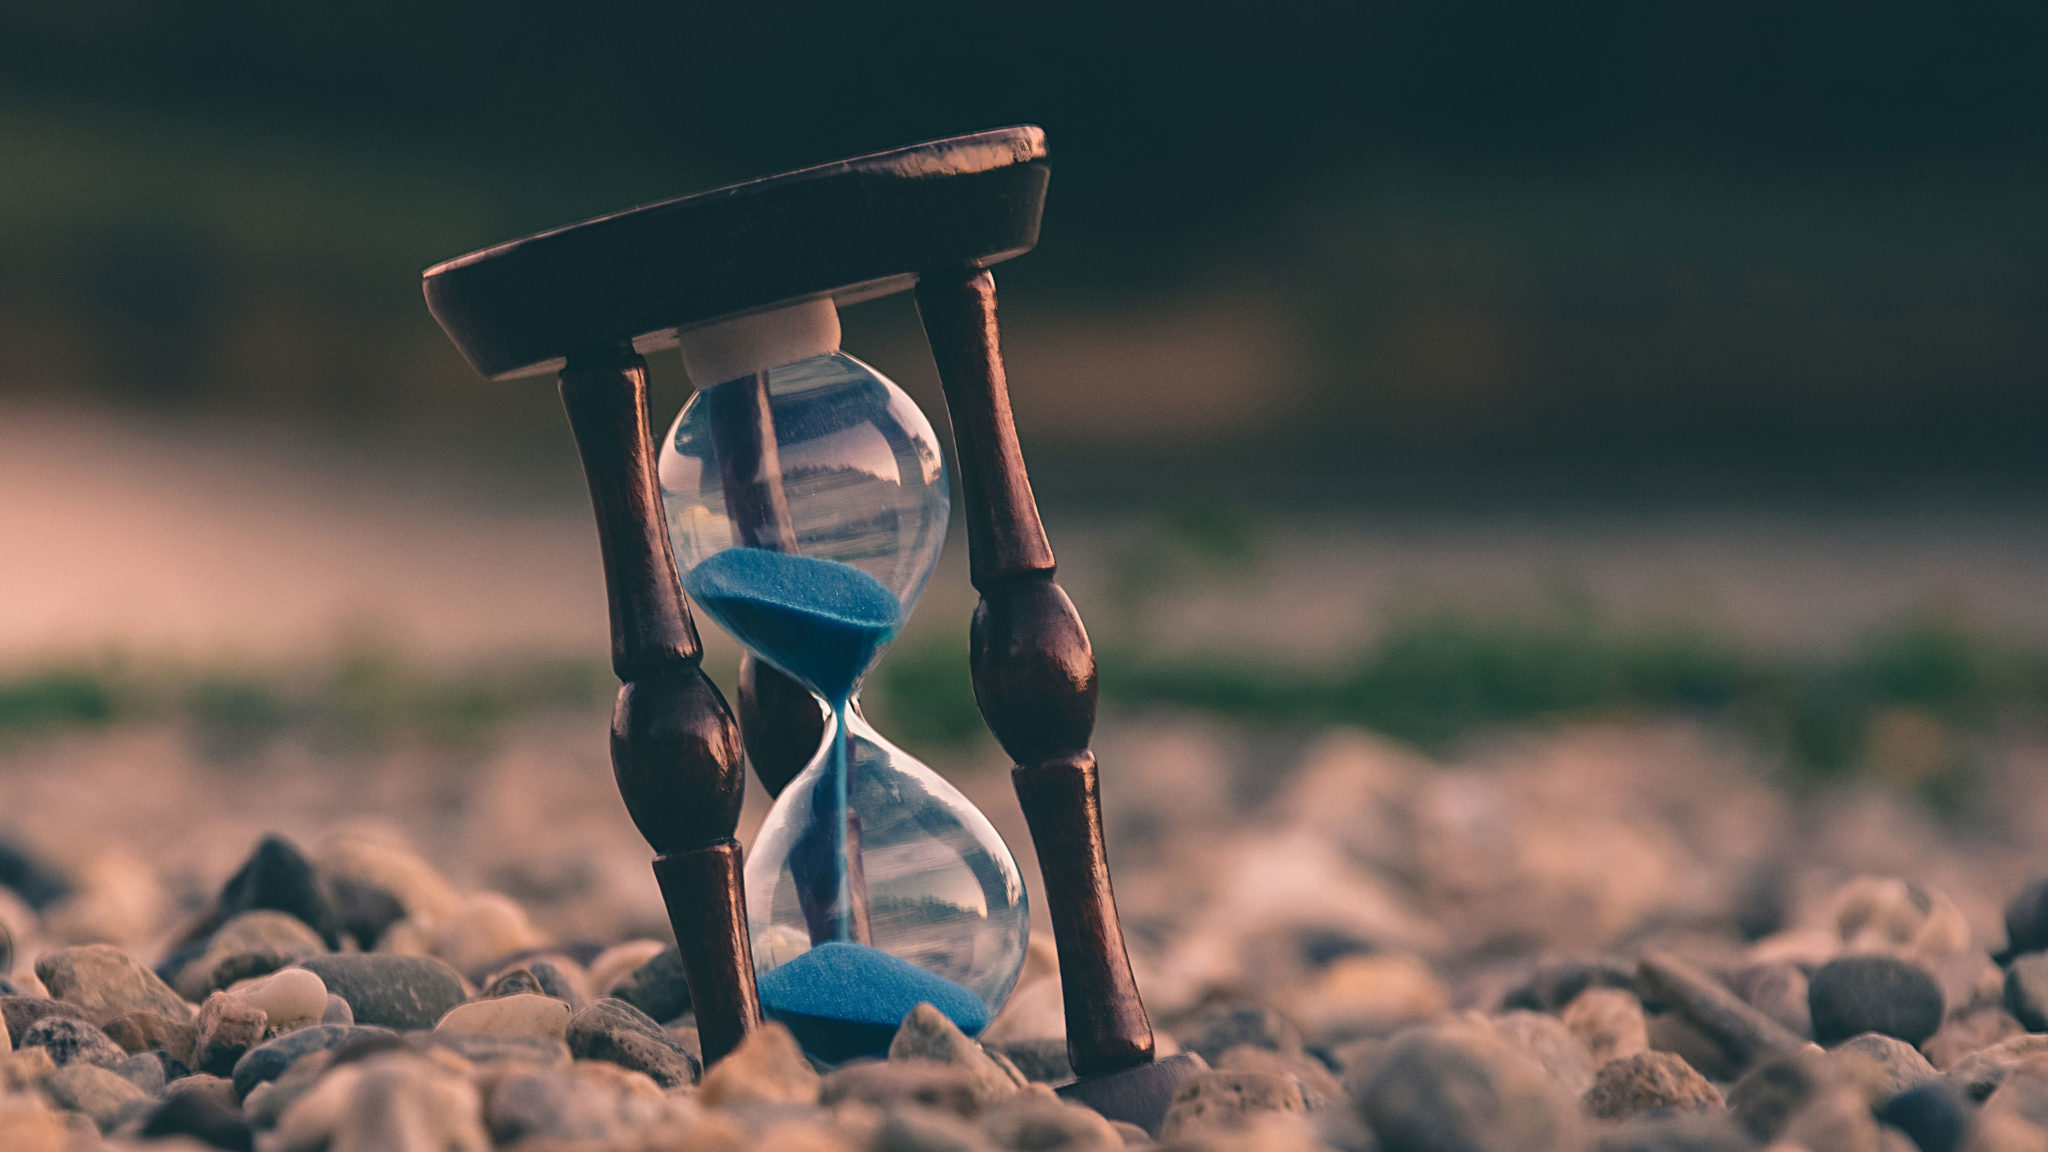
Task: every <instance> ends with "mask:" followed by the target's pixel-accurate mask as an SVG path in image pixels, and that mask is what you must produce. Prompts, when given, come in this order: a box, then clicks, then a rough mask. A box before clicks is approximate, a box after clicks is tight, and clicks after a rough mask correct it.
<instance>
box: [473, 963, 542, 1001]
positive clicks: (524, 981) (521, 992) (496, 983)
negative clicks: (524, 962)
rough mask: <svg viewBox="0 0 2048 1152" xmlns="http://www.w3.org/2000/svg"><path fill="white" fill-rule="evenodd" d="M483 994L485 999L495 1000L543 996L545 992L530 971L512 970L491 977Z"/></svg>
mask: <svg viewBox="0 0 2048 1152" xmlns="http://www.w3.org/2000/svg"><path fill="white" fill-rule="evenodd" d="M483 994H484V998H485V999H490V1000H495V999H497V998H498V997H500V996H525V995H529V994H531V995H534V996H545V995H547V992H546V990H544V989H543V988H542V987H541V986H540V978H539V977H537V976H535V975H534V974H533V971H532V969H529V968H512V969H508V970H506V971H504V972H500V973H498V975H496V976H494V977H492V978H491V982H490V984H489V985H487V986H486V987H485V988H484V993H483Z"/></svg>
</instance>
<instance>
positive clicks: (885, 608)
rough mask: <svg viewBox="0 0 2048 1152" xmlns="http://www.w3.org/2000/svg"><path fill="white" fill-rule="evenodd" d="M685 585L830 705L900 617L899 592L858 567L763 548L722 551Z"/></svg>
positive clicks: (853, 682)
mask: <svg viewBox="0 0 2048 1152" xmlns="http://www.w3.org/2000/svg"><path fill="white" fill-rule="evenodd" d="M683 587H684V588H685V589H687V590H688V591H689V593H690V596H691V598H692V599H694V600H696V601H697V604H698V606H699V607H701V608H703V609H704V614H705V615H707V616H709V617H711V618H712V619H713V620H716V621H718V623H719V624H720V625H721V626H722V627H723V628H724V629H725V630H726V631H727V632H730V633H732V635H733V638H734V639H736V640H738V641H739V642H740V643H742V644H745V645H746V646H747V647H749V648H751V649H753V650H754V652H755V653H756V654H758V655H759V656H761V657H762V658H763V659H765V660H767V661H768V662H769V663H771V664H774V665H775V666H776V667H778V668H780V669H782V670H783V671H784V672H787V673H789V674H790V675H791V676H794V677H796V678H797V679H798V680H800V681H802V682H803V684H804V686H805V687H807V688H809V689H810V690H811V691H813V692H816V693H817V694H818V695H820V696H822V697H824V698H825V702H826V703H828V704H844V703H845V702H846V701H847V700H848V699H849V698H850V697H851V696H852V695H853V690H854V689H855V688H856V687H858V686H859V684H860V678H861V677H862V676H865V675H867V671H868V669H869V668H870V667H872V666H873V665H874V662H875V658H876V657H877V656H878V655H879V654H880V653H881V651H882V648H883V646H884V645H886V644H888V643H889V641H891V640H893V639H895V638H896V629H897V627H898V626H899V625H900V624H901V622H902V617H903V605H902V604H900V603H898V602H897V600H896V594H895V593H894V592H891V591H889V588H888V586H887V585H885V584H883V583H882V582H881V581H880V580H877V579H875V578H874V577H873V576H870V575H868V574H867V573H865V572H863V571H861V570H860V569H858V568H855V567H854V566H853V565H851V564H841V563H839V562H838V561H836V560H819V559H817V558H815V557H811V556H793V555H790V554H788V553H784V552H771V551H769V550H768V549H765V548H728V549H726V550H725V551H723V552H720V553H717V554H716V555H714V556H711V557H709V558H707V559H705V560H704V561H703V562H702V563H700V564H698V565H697V566H696V567H695V568H692V569H690V572H689V575H687V576H685V577H683Z"/></svg>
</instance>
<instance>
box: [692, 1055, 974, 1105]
mask: <svg viewBox="0 0 2048 1152" xmlns="http://www.w3.org/2000/svg"><path fill="white" fill-rule="evenodd" d="M723 1067H724V1064H723V1063H720V1064H718V1065H715V1066H713V1068H712V1070H711V1072H710V1073H708V1074H706V1078H705V1079H706V1082H707V1083H709V1081H710V1077H711V1076H713V1075H716V1074H717V1072H718V1070H719V1069H720V1068H723ZM818 1099H819V1102H820V1103H823V1104H825V1105H828V1106H838V1105H842V1104H846V1103H848V1102H856V1103H860V1104H867V1105H871V1106H873V1107H876V1108H881V1109H884V1110H890V1109H896V1108H908V1107H914V1108H925V1109H930V1110H932V1111H936V1112H945V1113H949V1114H951V1115H954V1116H978V1115H980V1114H981V1111H982V1106H983V1104H984V1103H986V1101H987V1097H986V1096H985V1095H984V1093H983V1092H982V1086H981V1085H980V1084H978V1083H976V1081H975V1077H974V1073H972V1072H970V1071H968V1070H967V1069H966V1068H962V1067H960V1066H959V1065H957V1064H938V1063H934V1062H933V1061H930V1060H888V1061H883V1060H876V1059H873V1058H864V1059H858V1060H851V1061H848V1062H847V1063H845V1064H842V1065H840V1066H839V1067H837V1068H834V1069H832V1070H831V1071H830V1072H827V1073H826V1074H825V1075H824V1078H823V1079H822V1080H821V1082H820V1083H819V1085H818Z"/></svg>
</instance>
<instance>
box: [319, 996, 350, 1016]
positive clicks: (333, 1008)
mask: <svg viewBox="0 0 2048 1152" xmlns="http://www.w3.org/2000/svg"><path fill="white" fill-rule="evenodd" d="M320 1022H321V1023H322V1024H353V1023H355V1022H356V1010H355V1009H353V1008H351V1007H349V1006H348V1001H346V1000H343V999H342V998H341V997H339V996H336V995H335V994H334V993H332V992H329V993H328V994H327V1003H326V1004H324V1005H322V1006H321V1008H320Z"/></svg>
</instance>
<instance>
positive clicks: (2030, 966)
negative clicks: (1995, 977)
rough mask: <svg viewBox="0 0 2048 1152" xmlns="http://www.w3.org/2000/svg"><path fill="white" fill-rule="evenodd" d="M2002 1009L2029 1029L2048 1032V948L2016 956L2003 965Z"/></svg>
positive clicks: (2030, 1030)
mask: <svg viewBox="0 0 2048 1152" xmlns="http://www.w3.org/2000/svg"><path fill="white" fill-rule="evenodd" d="M2005 1010H2006V1011H2007V1012H2010V1013H2012V1015H2013V1017H2014V1019H2017V1020H2018V1021H2019V1022H2020V1025H2021V1026H2022V1027H2024V1028H2025V1029H2026V1030H2027V1031H2029V1032H2048V952H2030V953H2028V954H2026V955H2024V956H2018V957H2015V958H2014V959H2013V962H2012V963H2011V964H2010V965H2008V966H2007V967H2006V969H2005Z"/></svg>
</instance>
